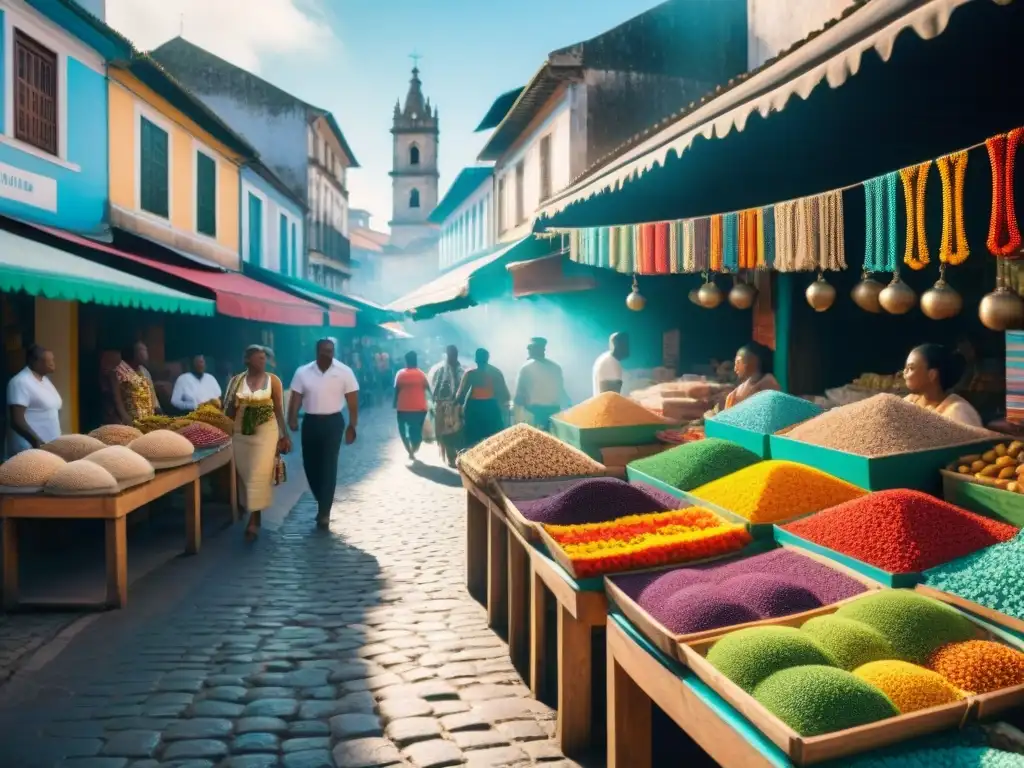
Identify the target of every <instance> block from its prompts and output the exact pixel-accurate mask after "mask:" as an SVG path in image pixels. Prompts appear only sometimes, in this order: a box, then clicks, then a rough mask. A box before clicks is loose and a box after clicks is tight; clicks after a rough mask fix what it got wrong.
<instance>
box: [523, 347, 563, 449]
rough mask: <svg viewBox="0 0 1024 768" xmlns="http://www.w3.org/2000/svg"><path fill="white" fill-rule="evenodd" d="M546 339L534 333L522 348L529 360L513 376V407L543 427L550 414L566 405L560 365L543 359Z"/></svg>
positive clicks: (546, 424)
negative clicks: (519, 409)
mask: <svg viewBox="0 0 1024 768" xmlns="http://www.w3.org/2000/svg"><path fill="white" fill-rule="evenodd" d="M547 347H548V341H547V339H544V338H541V337H540V336H535V337H534V338H532V339H530V343H529V345H528V346H527V347H526V354H527V355H528V356H529V358H530V359H529V360H528V361H527V362H526V364H525V365H524V366H523V367H522V368H520V369H519V375H518V376H517V377H516V396H515V404H516V406H518V407H520V408H523V409H524V410H526V411H528V412H529V414H530V416H531V417H532V421H533V424H534V426H535V427H537V428H538V429H543V430H547V429H548V427H549V426H550V424H551V417H552V416H554V415H555V414H556V413H558V412H559V411H561V410H562V409H563V408H565V407H566V406H568V405H569V395H568V394H567V393H566V391H565V380H564V377H563V376H562V366H560V365H559V364H558V363H556V362H555V361H553V360H548V358H547Z"/></svg>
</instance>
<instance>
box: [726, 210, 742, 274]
mask: <svg viewBox="0 0 1024 768" xmlns="http://www.w3.org/2000/svg"><path fill="white" fill-rule="evenodd" d="M739 230H740V218H739V214H738V213H727V214H725V215H724V216H723V217H722V269H723V270H724V271H729V272H736V271H738V270H739V268H740V231H739Z"/></svg>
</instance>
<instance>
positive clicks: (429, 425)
mask: <svg viewBox="0 0 1024 768" xmlns="http://www.w3.org/2000/svg"><path fill="white" fill-rule="evenodd" d="M436 439H437V436H436V435H435V434H434V420H433V419H432V418H430V415H429V414H427V418H426V419H424V420H423V442H425V443H432V442H434V440H436Z"/></svg>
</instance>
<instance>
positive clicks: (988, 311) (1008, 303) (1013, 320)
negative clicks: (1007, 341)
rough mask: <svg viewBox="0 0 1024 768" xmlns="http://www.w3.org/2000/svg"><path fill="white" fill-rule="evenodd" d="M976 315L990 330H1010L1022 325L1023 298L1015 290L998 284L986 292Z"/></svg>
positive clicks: (1023, 321) (1023, 317) (1023, 314)
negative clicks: (990, 291)
mask: <svg viewBox="0 0 1024 768" xmlns="http://www.w3.org/2000/svg"><path fill="white" fill-rule="evenodd" d="M978 317H980V318H981V323H982V325H984V326H985V327H986V328H988V329H989V330H992V331H1011V330H1017V329H1020V328H1022V327H1024V300H1022V299H1021V297H1020V296H1018V295H1017V293H1016V292H1015V291H1012V290H1010V289H1009V288H1007V287H1006V286H1005V285H1000V286H999V287H998V288H996V289H995V290H994V291H992V293H989V294H986V296H985V297H984V298H983V299H982V300H981V305H980V306H979V307H978Z"/></svg>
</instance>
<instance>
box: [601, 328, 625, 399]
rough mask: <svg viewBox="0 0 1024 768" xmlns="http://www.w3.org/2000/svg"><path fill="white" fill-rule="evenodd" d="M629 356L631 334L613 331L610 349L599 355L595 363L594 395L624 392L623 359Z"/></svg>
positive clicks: (609, 341)
mask: <svg viewBox="0 0 1024 768" xmlns="http://www.w3.org/2000/svg"><path fill="white" fill-rule="evenodd" d="M628 357H629V336H628V335H627V334H625V333H613V334H612V335H611V338H609V339H608V351H607V352H603V353H602V354H600V355H598V357H597V361H596V362H595V363H594V397H597V396H598V395H600V394H601V393H602V392H615V393H616V394H620V395H621V394H622V381H623V376H624V375H625V374H624V373H623V372H622V361H623V360H625V359H627V358H628Z"/></svg>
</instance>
